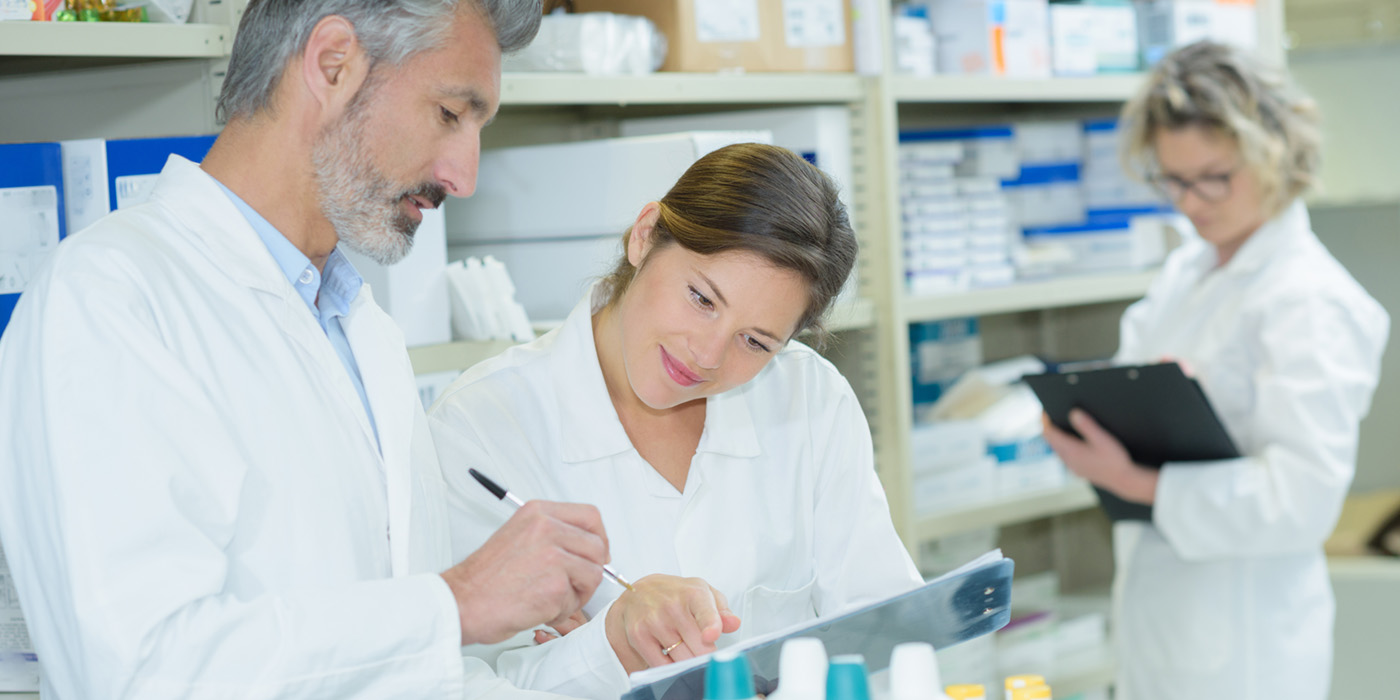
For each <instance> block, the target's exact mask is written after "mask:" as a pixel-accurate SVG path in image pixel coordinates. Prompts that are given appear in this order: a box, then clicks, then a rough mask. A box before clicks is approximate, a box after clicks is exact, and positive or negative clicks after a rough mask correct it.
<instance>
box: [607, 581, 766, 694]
mask: <svg viewBox="0 0 1400 700" xmlns="http://www.w3.org/2000/svg"><path fill="white" fill-rule="evenodd" d="M605 624H606V625H607V634H608V642H609V643H610V644H611V645H612V648H613V653H615V654H617V658H618V660H619V661H621V662H622V666H623V668H625V669H626V670H627V672H628V673H633V672H636V671H640V670H642V669H644V668H651V667H653V666H663V665H665V664H669V663H671V662H672V661H682V660H685V659H689V658H691V657H693V656H699V655H701V654H708V653H710V652H712V651H714V650H715V642H716V641H718V640H719V636H720V634H728V633H730V632H733V631H735V630H737V629H739V617H738V616H737V615H735V614H734V612H733V611H731V610H730V609H729V602H728V601H727V600H725V598H724V594H723V593H720V592H719V591H717V590H715V589H714V587H713V586H711V585H710V584H708V583H705V581H704V580H702V579H698V578H680V577H678V576H666V575H664V574H653V575H651V576H647V577H645V578H643V579H641V580H639V581H637V582H636V583H634V584H633V585H632V590H630V591H627V592H625V593H623V594H622V595H621V596H619V597H618V599H617V600H615V601H613V604H612V607H610V608H608V616H607V619H606V621H605Z"/></svg>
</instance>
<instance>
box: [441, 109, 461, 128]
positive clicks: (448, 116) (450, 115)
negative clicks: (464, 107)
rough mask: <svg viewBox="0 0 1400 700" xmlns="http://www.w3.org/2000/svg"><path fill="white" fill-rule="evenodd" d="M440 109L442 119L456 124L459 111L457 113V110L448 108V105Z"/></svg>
mask: <svg viewBox="0 0 1400 700" xmlns="http://www.w3.org/2000/svg"><path fill="white" fill-rule="evenodd" d="M438 110H439V111H441V112H442V120H443V121H445V122H447V123H448V124H456V123H457V113H456V112H453V111H452V110H450V109H448V108H446V107H438Z"/></svg>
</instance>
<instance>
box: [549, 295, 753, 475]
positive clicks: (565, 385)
mask: <svg viewBox="0 0 1400 700" xmlns="http://www.w3.org/2000/svg"><path fill="white" fill-rule="evenodd" d="M596 292H597V289H596V288H595V289H594V290H590V291H589V292H588V293H587V294H585V295H584V298H583V299H582V300H581V301H580V302H579V303H578V305H577V306H575V307H574V309H573V311H571V312H570V313H569V317H568V319H567V320H565V321H564V325H563V327H561V328H560V329H559V337H558V340H557V341H556V342H557V346H556V347H557V352H556V353H555V355H554V359H553V361H552V367H551V372H552V374H553V379H554V386H556V387H558V401H559V423H560V428H559V434H560V438H561V440H560V444H559V452H560V454H559V458H560V460H561V461H563V462H588V461H592V460H597V459H603V458H605V457H611V456H614V455H618V454H622V453H624V452H627V451H630V450H634V449H635V448H634V447H633V445H632V441H631V440H630V439H629V438H628V437H627V431H626V430H625V429H624V428H623V427H622V421H621V419H619V418H618V417H617V409H616V408H614V407H613V404H612V399H611V398H610V397H609V396H608V387H607V383H606V382H604V381H603V368H602V365H600V364H599V362H598V349H597V345H596V344H595V343H594V339H593V313H594V312H595V305H596V304H595V302H597V301H598V300H597V299H596V298H595V293H596ZM750 384H752V382H750ZM747 388H748V385H745V386H741V387H738V388H735V389H732V390H730V391H727V392H725V393H723V394H720V395H718V396H711V397H710V398H709V399H708V400H707V402H706V404H705V432H704V434H703V435H702V436H701V438H700V445H699V447H698V448H697V449H696V451H697V452H710V453H715V454H723V455H729V456H731V457H741V458H753V457H758V456H759V455H761V454H762V453H763V451H762V449H761V448H760V447H759V442H758V434H757V431H756V430H755V428H754V424H753V417H752V414H751V412H750V411H749V404H748V395H747V394H748V392H747Z"/></svg>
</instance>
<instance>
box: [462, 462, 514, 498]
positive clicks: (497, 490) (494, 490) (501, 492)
mask: <svg viewBox="0 0 1400 700" xmlns="http://www.w3.org/2000/svg"><path fill="white" fill-rule="evenodd" d="M467 473H468V474H471V475H472V478H473V479H476V481H477V483H479V484H481V485H482V486H485V487H486V490H487V491H490V492H491V495H492V496H495V497H496V498H502V499H504V498H505V497H506V490H505V489H503V488H501V487H500V485H499V484H497V483H496V482H494V481H492V480H490V479H488V478H486V475H485V474H482V473H481V472H479V471H477V470H476V469H472V468H468V469H467Z"/></svg>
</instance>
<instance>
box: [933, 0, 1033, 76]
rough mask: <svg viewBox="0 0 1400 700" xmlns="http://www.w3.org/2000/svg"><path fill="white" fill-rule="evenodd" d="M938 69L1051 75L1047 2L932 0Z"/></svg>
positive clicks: (990, 73) (977, 73)
mask: <svg viewBox="0 0 1400 700" xmlns="http://www.w3.org/2000/svg"><path fill="white" fill-rule="evenodd" d="M928 13H929V23H930V24H931V25H932V26H933V33H934V38H935V43H936V45H937V50H938V72H939V73H950V74H955V75H956V74H963V75H1005V76H1010V77H1016V78H1048V77H1050V70H1051V67H1050V6H1049V4H1048V3H1047V2H1046V0H930V1H929V3H928Z"/></svg>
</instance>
